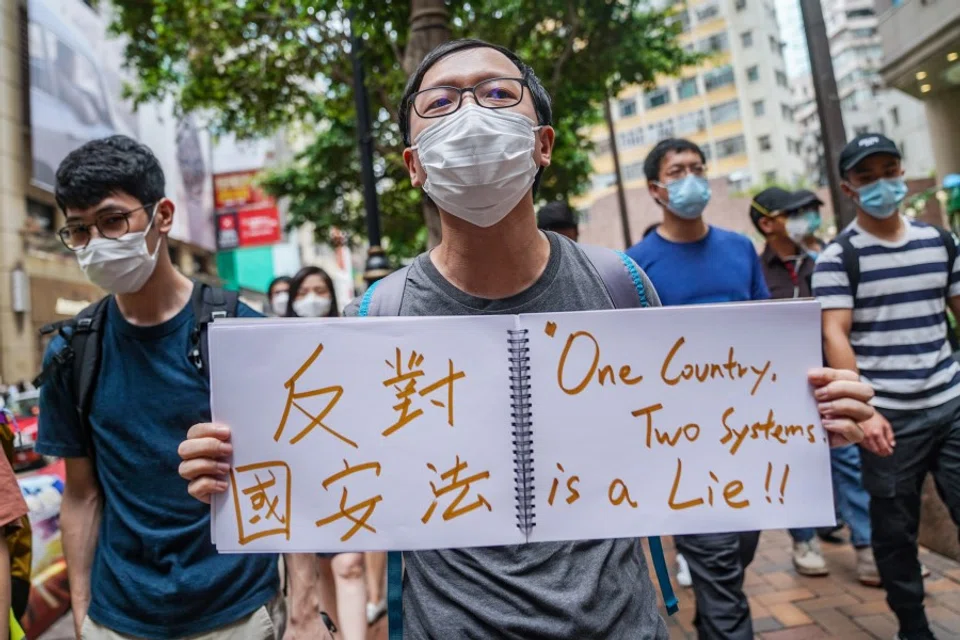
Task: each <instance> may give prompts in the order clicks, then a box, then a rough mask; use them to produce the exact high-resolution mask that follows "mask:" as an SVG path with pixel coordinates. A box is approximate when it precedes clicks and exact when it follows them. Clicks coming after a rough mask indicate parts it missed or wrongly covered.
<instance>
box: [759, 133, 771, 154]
mask: <svg viewBox="0 0 960 640" xmlns="http://www.w3.org/2000/svg"><path fill="white" fill-rule="evenodd" d="M757 144H758V145H759V146H760V151H770V149H773V145H771V144H770V136H760V137H759V138H757Z"/></svg>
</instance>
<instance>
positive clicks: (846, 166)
mask: <svg viewBox="0 0 960 640" xmlns="http://www.w3.org/2000/svg"><path fill="white" fill-rule="evenodd" d="M878 153H886V154H889V155H891V156H894V157H896V158H900V157H902V156H901V155H900V150H899V149H897V145H896V143H894V141H893V140H891V139H890V138H888V137H887V136H885V135H882V134H879V133H863V134H861V135H859V136H857V137H856V138H854V139H853V140H851V141H850V142H848V143H847V146H845V147H844V148H843V151H841V152H840V174H841V175H843V174H845V173H846V172H847V171H849V170H850V169H852V168H854V167H855V166H857V165H858V164H859V163H860V161H861V160H863V159H864V158H867V157H869V156H872V155H876V154H878Z"/></svg>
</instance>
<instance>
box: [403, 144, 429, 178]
mask: <svg viewBox="0 0 960 640" xmlns="http://www.w3.org/2000/svg"><path fill="white" fill-rule="evenodd" d="M403 164H405V165H407V172H409V174H410V184H412V185H413V186H415V187H422V186H423V183H424V182H425V181H426V179H427V177H426V173H425V172H424V170H423V167H422V166H420V156H418V155H417V152H416V151H414V150H413V149H412V148H410V147H407V148H406V149H404V150H403Z"/></svg>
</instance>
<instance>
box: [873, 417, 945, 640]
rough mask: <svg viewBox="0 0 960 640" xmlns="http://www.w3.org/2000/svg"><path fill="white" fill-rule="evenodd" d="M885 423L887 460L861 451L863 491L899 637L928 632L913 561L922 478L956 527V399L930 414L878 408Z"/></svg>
mask: <svg viewBox="0 0 960 640" xmlns="http://www.w3.org/2000/svg"><path fill="white" fill-rule="evenodd" d="M878 411H880V413H882V414H883V416H884V417H885V418H886V419H887V420H889V421H890V425H891V426H892V427H893V434H894V438H895V440H896V446H895V447H894V451H893V455H891V456H889V457H886V458H881V457H879V456H876V455H874V454H872V453H870V452H869V451H866V450H862V451H861V453H862V459H861V464H862V468H863V486H864V488H865V489H866V490H867V492H868V493H869V494H870V524H871V526H872V528H873V542H872V544H873V554H874V556H875V557H876V560H877V569H878V570H879V571H880V578H881V579H882V580H883V587H884V589H885V590H886V592H887V604H889V605H890V609H892V610H893V612H894V613H895V614H896V616H897V619H898V620H899V622H900V630H901V631H902V632H904V633H911V632H916V631H921V630H924V629H927V628H928V623H927V616H926V614H925V613H924V610H923V578H922V577H921V575H920V560H919V559H918V557H917V531H918V529H919V527H920V495H921V492H922V489H923V481H924V479H925V478H926V475H927V473H928V472H929V473H932V474H933V479H934V481H935V482H936V486H937V491H938V493H939V494H940V497H941V498H942V499H943V502H944V503H945V504H946V506H947V509H948V510H949V511H950V517H951V518H952V519H953V521H954V523H955V524H960V399H956V400H951V401H950V402H947V403H946V404H943V405H940V406H939V407H934V408H932V409H923V410H918V411H894V410H889V409H878Z"/></svg>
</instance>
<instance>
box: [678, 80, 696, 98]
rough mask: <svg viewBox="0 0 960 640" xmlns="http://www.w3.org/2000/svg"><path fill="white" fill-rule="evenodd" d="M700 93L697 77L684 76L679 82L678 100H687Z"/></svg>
mask: <svg viewBox="0 0 960 640" xmlns="http://www.w3.org/2000/svg"><path fill="white" fill-rule="evenodd" d="M698 93H699V91H698V90H697V79H696V78H684V79H683V80H681V81H680V82H678V83H677V100H686V99H687V98H692V97H694V96H695V95H697V94H698Z"/></svg>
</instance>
